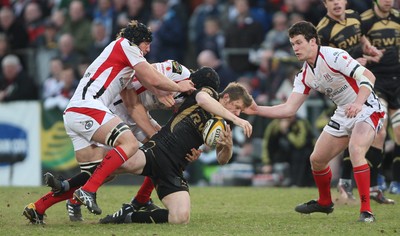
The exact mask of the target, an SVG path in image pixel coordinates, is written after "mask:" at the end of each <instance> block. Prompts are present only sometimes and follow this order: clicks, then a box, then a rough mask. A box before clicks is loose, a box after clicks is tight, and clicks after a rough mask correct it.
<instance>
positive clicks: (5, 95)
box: [0, 54, 38, 102]
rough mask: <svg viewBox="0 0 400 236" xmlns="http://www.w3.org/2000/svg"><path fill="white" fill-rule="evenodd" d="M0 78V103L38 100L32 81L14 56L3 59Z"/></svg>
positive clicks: (10, 55)
mask: <svg viewBox="0 0 400 236" xmlns="http://www.w3.org/2000/svg"><path fill="white" fill-rule="evenodd" d="M1 69H2V71H3V74H2V77H1V78H0V102H10V101H17V100H34V99H38V90H37V87H36V84H35V83H34V81H33V79H32V78H30V77H29V76H28V75H27V74H26V73H25V72H24V70H23V68H22V65H21V62H20V60H19V58H18V57H17V56H16V55H14V54H9V55H7V56H5V57H4V59H3V61H2V62H1Z"/></svg>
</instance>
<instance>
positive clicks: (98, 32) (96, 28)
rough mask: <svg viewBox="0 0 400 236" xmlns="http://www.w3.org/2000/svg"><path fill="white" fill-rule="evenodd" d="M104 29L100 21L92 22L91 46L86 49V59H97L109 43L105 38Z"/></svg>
mask: <svg viewBox="0 0 400 236" xmlns="http://www.w3.org/2000/svg"><path fill="white" fill-rule="evenodd" d="M106 31H107V30H106V27H105V25H104V24H103V23H102V22H101V21H94V22H93V24H92V31H91V33H92V38H93V41H94V42H93V44H92V45H91V46H90V48H89V49H88V57H89V59H90V60H91V61H94V59H96V58H97V56H98V55H100V53H101V52H102V51H103V50H104V48H105V47H106V46H107V45H108V43H110V41H109V40H108V39H109V38H108V37H107V32H106Z"/></svg>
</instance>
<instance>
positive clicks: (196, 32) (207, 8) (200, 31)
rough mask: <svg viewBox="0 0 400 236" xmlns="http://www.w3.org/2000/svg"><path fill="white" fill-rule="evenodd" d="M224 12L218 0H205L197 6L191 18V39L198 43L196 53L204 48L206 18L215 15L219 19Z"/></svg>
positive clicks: (192, 41)
mask: <svg viewBox="0 0 400 236" xmlns="http://www.w3.org/2000/svg"><path fill="white" fill-rule="evenodd" d="M221 13H222V9H221V7H219V5H218V0H203V1H202V3H201V4H200V5H198V6H197V7H196V9H195V10H194V12H193V14H192V15H191V16H190V20H189V41H190V42H191V43H192V44H194V45H196V49H195V50H196V55H198V54H199V53H200V52H201V51H202V50H204V47H202V45H203V40H202V39H203V38H204V37H205V36H206V35H205V34H206V32H205V22H206V19H208V18H210V17H213V18H214V19H218V17H219V16H220V14H221ZM218 54H219V53H217V55H218Z"/></svg>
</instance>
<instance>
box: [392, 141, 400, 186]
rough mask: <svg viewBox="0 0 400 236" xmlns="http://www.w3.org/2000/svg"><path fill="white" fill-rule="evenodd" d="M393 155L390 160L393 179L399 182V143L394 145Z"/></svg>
mask: <svg viewBox="0 0 400 236" xmlns="http://www.w3.org/2000/svg"><path fill="white" fill-rule="evenodd" d="M393 154H394V157H393V162H392V175H393V176H392V178H393V181H396V182H400V145H398V144H396V145H395V146H394V153H393Z"/></svg>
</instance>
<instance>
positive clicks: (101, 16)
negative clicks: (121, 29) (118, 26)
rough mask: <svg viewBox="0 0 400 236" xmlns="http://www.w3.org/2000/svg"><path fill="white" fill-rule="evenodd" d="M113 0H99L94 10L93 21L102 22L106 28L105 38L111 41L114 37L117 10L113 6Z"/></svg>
mask: <svg viewBox="0 0 400 236" xmlns="http://www.w3.org/2000/svg"><path fill="white" fill-rule="evenodd" d="M111 4H112V3H111V0H99V1H97V6H96V8H95V9H94V12H93V22H96V23H101V24H102V25H104V29H105V40H106V41H107V42H111V39H113V38H114V36H115V34H113V32H115V30H114V29H113V27H114V26H115V20H116V19H115V12H114V9H113V8H112V7H111Z"/></svg>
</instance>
